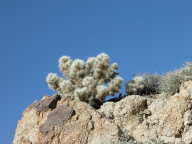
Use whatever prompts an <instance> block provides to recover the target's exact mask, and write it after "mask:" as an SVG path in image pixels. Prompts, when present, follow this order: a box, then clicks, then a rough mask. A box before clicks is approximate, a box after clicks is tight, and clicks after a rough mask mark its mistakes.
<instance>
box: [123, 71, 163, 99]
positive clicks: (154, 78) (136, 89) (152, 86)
mask: <svg viewBox="0 0 192 144" xmlns="http://www.w3.org/2000/svg"><path fill="white" fill-rule="evenodd" d="M160 81H161V76H160V75H155V74H144V75H140V76H135V77H134V78H133V80H130V81H129V82H128V83H127V85H126V92H127V94H128V95H148V94H157V93H159V86H160Z"/></svg>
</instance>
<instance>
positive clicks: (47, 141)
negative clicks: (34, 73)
mask: <svg viewBox="0 0 192 144" xmlns="http://www.w3.org/2000/svg"><path fill="white" fill-rule="evenodd" d="M54 99H55V98H52V97H44V98H43V99H42V100H40V101H39V102H35V103H34V104H32V105H31V106H29V107H28V108H27V109H26V110H25V111H24V113H23V117H22V119H21V120H20V121H19V122H18V125H17V129H16V134H15V138H14V142H13V143H14V144H122V143H123V142H122V143H121V142H120V140H122V139H125V141H127V140H126V138H128V137H133V138H134V139H136V140H137V141H138V142H146V141H149V140H151V139H158V140H163V141H164V142H166V143H168V144H192V81H188V82H185V83H184V84H182V86H181V88H180V92H179V93H177V94H175V95H173V96H168V97H165V96H164V95H163V94H161V95H157V96H154V97H142V96H138V95H132V96H128V97H125V98H123V99H122V100H120V101H118V102H116V103H114V102H107V103H104V104H103V105H102V107H101V108H100V109H98V110H95V109H94V108H92V107H90V106H89V105H88V104H86V103H83V102H75V101H71V100H69V99H61V100H56V102H54V104H53V107H50V104H51V103H53V101H54ZM125 141H124V142H125Z"/></svg>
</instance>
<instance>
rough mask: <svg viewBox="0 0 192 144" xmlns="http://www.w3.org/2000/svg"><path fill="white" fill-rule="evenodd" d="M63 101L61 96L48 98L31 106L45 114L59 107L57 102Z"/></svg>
mask: <svg viewBox="0 0 192 144" xmlns="http://www.w3.org/2000/svg"><path fill="white" fill-rule="evenodd" d="M60 99H61V97H60V96H59V95H54V96H47V97H44V98H43V99H42V100H40V101H37V102H35V103H33V104H32V105H31V107H33V108H35V109H36V111H37V112H45V111H47V110H48V109H54V108H55V107H56V106H57V102H58V101H59V100H60Z"/></svg>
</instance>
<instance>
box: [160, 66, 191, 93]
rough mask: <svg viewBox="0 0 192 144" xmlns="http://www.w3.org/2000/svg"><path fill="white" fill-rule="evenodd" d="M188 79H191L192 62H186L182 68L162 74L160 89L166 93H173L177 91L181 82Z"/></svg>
mask: <svg viewBox="0 0 192 144" xmlns="http://www.w3.org/2000/svg"><path fill="white" fill-rule="evenodd" d="M188 80H192V63H186V64H185V66H184V67H183V68H180V69H178V70H175V71H173V72H168V73H167V74H166V75H164V76H163V78H162V81H161V84H160V90H161V92H164V93H167V94H171V95H172V94H175V93H177V92H179V88H180V86H181V84H182V83H183V82H185V81H188Z"/></svg>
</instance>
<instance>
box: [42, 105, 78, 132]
mask: <svg viewBox="0 0 192 144" xmlns="http://www.w3.org/2000/svg"><path fill="white" fill-rule="evenodd" d="M73 115H75V111H74V110H73V109H72V108H70V107H68V106H66V105H60V106H58V107H57V108H56V109H54V110H53V111H52V112H50V113H49V114H48V116H47V120H46V121H45V122H44V123H43V124H42V125H40V127H39V131H40V132H41V133H43V134H46V133H48V132H49V131H51V130H53V129H54V127H55V126H58V127H62V126H63V125H64V123H65V122H66V121H68V120H69V119H70V118H71V117H72V116H73Z"/></svg>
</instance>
